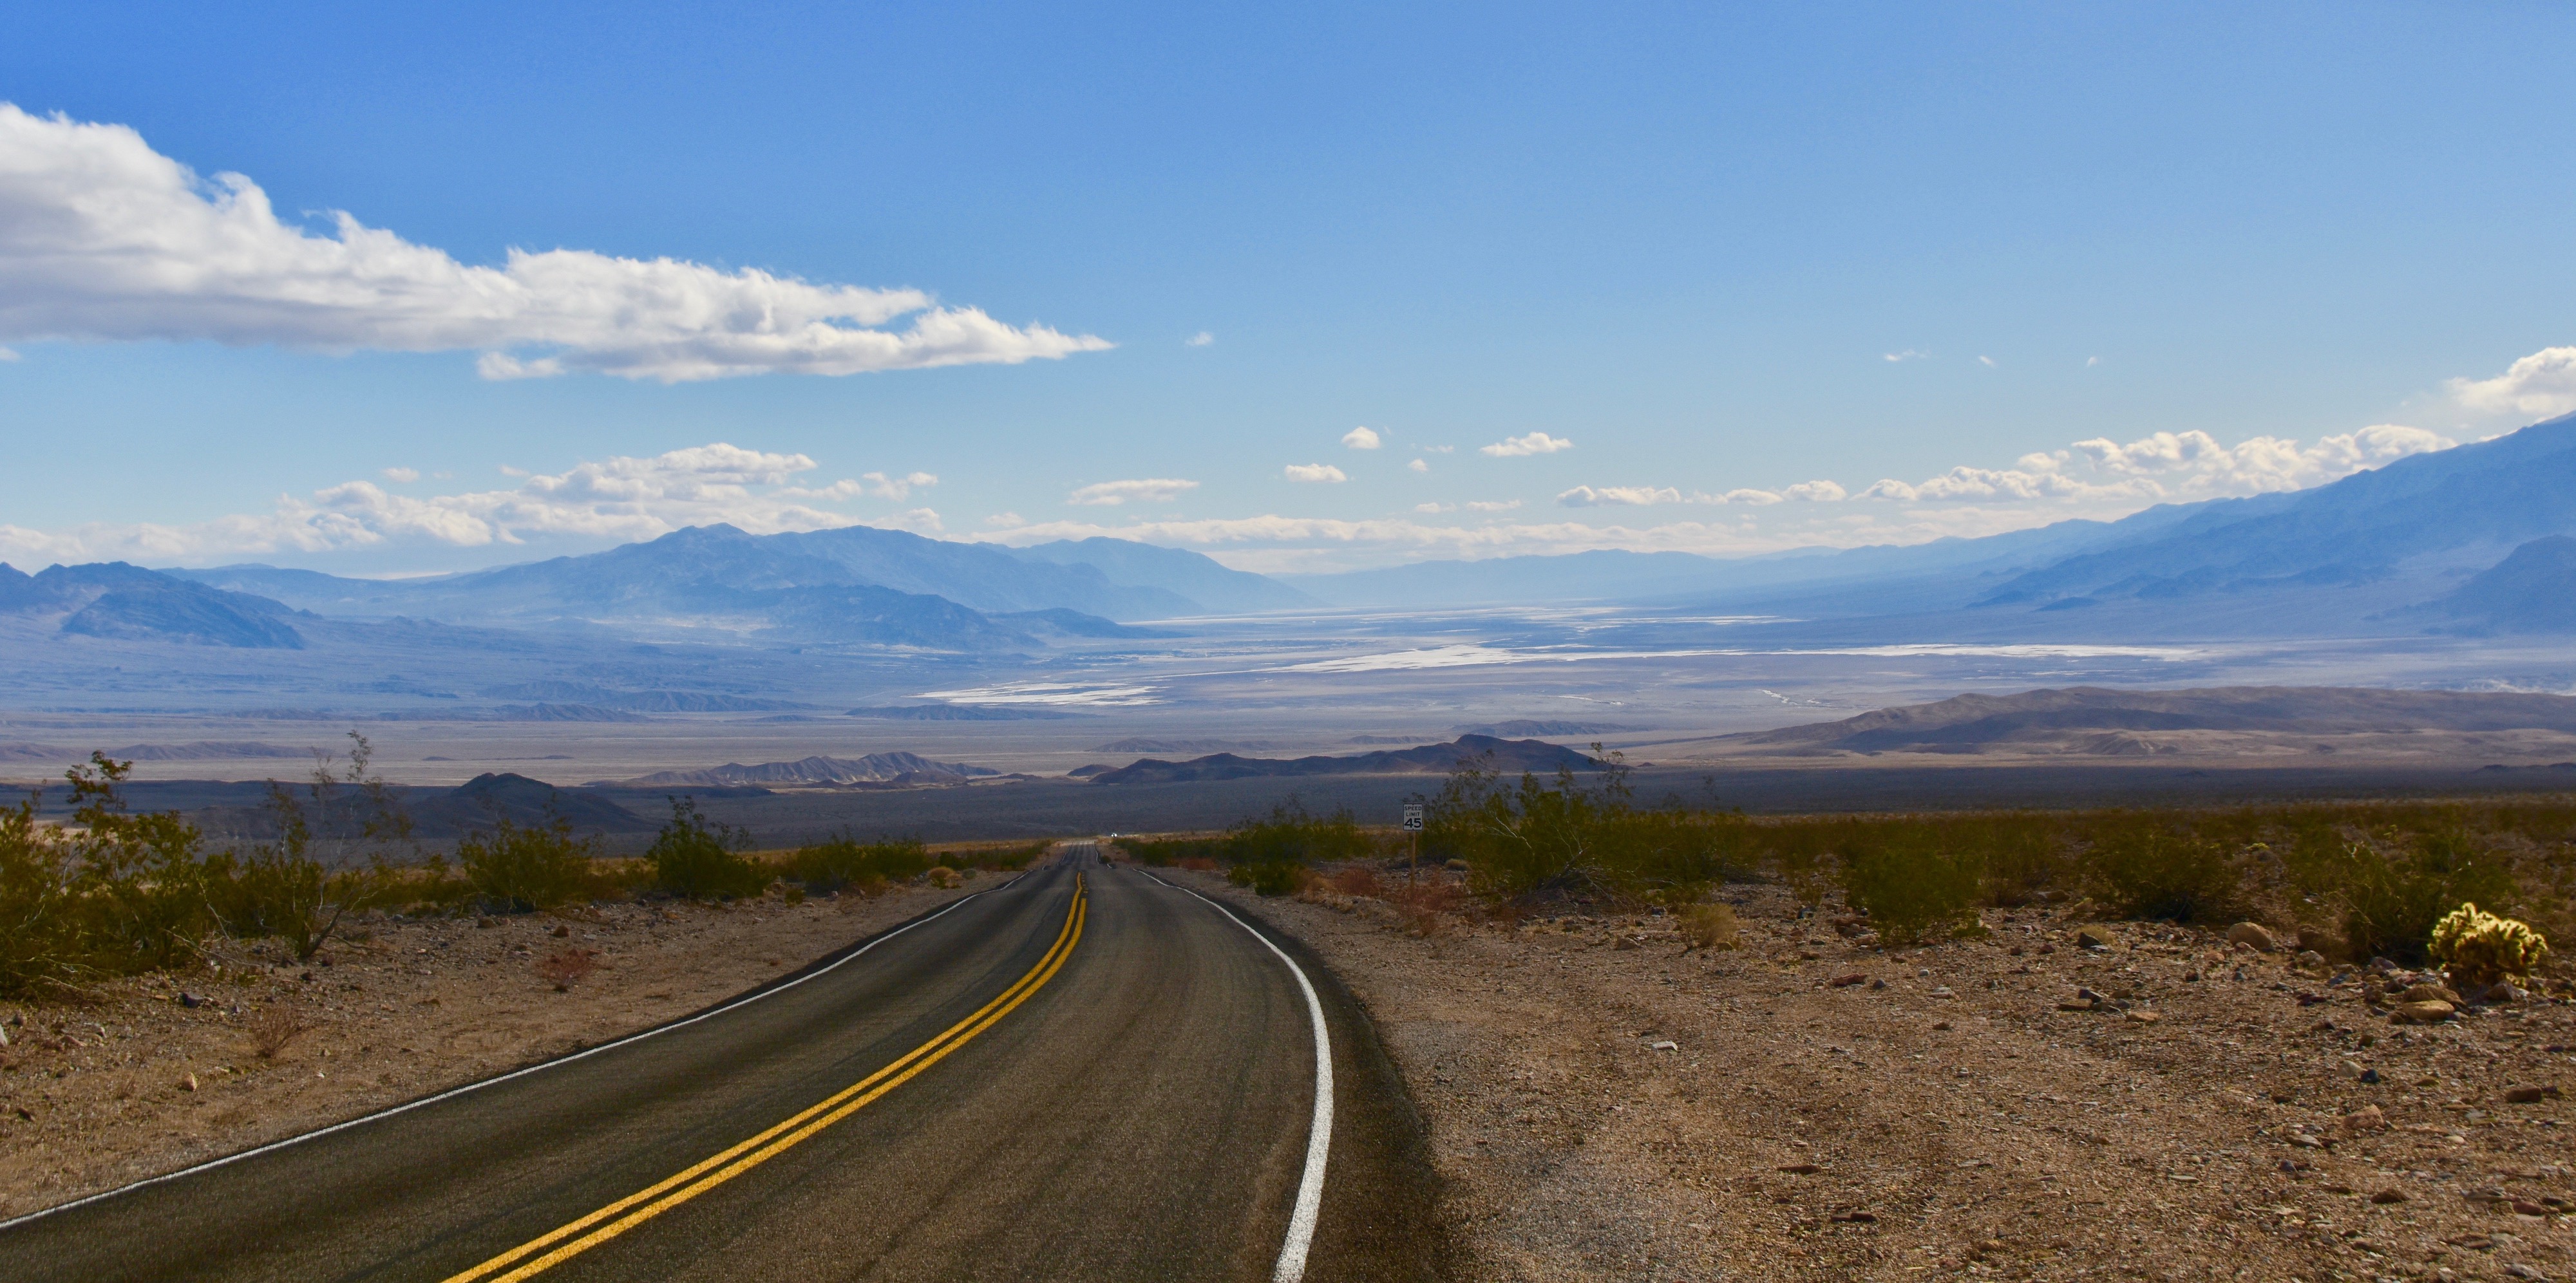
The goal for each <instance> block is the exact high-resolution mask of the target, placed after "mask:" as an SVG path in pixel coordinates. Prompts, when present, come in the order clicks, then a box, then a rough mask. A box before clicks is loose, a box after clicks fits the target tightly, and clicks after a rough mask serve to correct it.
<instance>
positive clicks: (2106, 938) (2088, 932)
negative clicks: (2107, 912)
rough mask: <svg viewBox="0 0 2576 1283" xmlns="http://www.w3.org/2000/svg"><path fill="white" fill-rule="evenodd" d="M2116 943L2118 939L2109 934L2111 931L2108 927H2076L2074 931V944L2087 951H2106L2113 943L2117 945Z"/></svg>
mask: <svg viewBox="0 0 2576 1283" xmlns="http://www.w3.org/2000/svg"><path fill="white" fill-rule="evenodd" d="M2117 941H2118V937H2116V936H2114V935H2112V934H2111V929H2110V928H2109V927H2077V928H2076V929H2075V943H2077V944H2079V945H2082V946H2084V947H2085V948H2087V949H2108V948H2110V947H2111V946H2112V945H2113V944H2114V943H2117Z"/></svg>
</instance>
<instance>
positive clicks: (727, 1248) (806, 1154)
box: [0, 845, 1441, 1283]
mask: <svg viewBox="0 0 2576 1283" xmlns="http://www.w3.org/2000/svg"><path fill="white" fill-rule="evenodd" d="M1273 939H1274V937H1271V936H1268V935H1267V934H1262V935H1256V934H1255V933H1254V931H1253V930H1251V929H1250V928H1249V927H1247V926H1246V925H1245V924H1244V922H1243V920H1241V919H1238V918H1235V917H1233V916H1231V915H1230V914H1228V913H1226V912H1224V911H1223V910H1221V909H1219V908H1218V907H1216V906H1215V905H1213V904H1211V903H1210V902H1208V901H1205V900H1202V899H1199V898H1198V897H1196V896H1193V895H1191V894H1189V893H1188V892H1186V891H1184V890H1181V889H1178V888H1175V887H1172V886H1169V885H1166V884H1164V883H1162V882H1160V881H1158V880H1156V879H1154V878H1153V877H1152V876H1151V875H1149V874H1147V873H1144V872H1142V871H1140V870H1136V869H1132V868H1108V867H1104V866H1103V865H1102V864H1101V862H1100V859H1099V856H1098V854H1097V852H1096V851H1095V849H1094V848H1092V847H1090V846H1088V845H1080V846H1075V847H1071V848H1068V849H1066V850H1064V851H1063V852H1062V853H1061V854H1059V855H1057V856H1055V857H1052V858H1051V859H1050V860H1048V861H1047V862H1046V863H1045V864H1043V865H1042V866H1040V867H1037V868H1034V869H1032V870H1031V871H1030V872H1029V873H1027V874H1026V875H1024V876H1022V877H1020V878H1018V879H1017V880H1015V881H1013V882H1011V883H1009V884H1008V885H1005V886H1001V887H997V888H996V889H994V890H991V891H986V892H983V893H981V894H978V895H975V896H972V897H970V898H968V899H966V900H963V901H960V902H958V903H956V904H954V905H952V906H950V907H947V908H945V909H942V910H940V911H937V912H934V913H931V914H926V915H924V916H923V917H921V918H918V919H915V920H914V921H913V922H911V923H909V924H906V925H904V926H901V927H897V928H895V929H894V930H892V931H889V932H886V933H884V934H882V935H880V936H877V937H875V938H874V939H872V940H870V941H866V942H863V943H862V944H860V945H858V946H854V947H853V949H851V950H845V951H843V952H842V953H840V954H836V955H834V956H832V957H830V958H826V959H823V960H821V961H818V962H817V963H816V964H815V965H814V966H812V967H809V968H807V969H806V970H805V971H803V972H800V973H799V974H798V975H796V976H791V977H788V978H786V979H785V980H782V981H780V982H778V983H777V984H774V985H771V986H769V987H767V988H765V989H764V990H761V991H758V995H757V996H756V997H753V998H751V999H749V1000H747V1001H746V1000H737V1001H736V1002H735V1003H734V1004H731V1005H724V1006H719V1007H718V1008H715V1009H713V1010H712V1012H711V1013H703V1014H701V1015H700V1016H697V1017H693V1018H691V1019H689V1020H684V1021H679V1022H675V1023H674V1024H672V1025H670V1026H666V1027H664V1028H663V1029H661V1030H660V1031H657V1032H654V1033H652V1034H649V1035H647V1036H643V1037H639V1038H635V1039H630V1040H625V1041H621V1042H617V1043H612V1044H609V1045H607V1046H606V1047H604V1048H602V1049H598V1050H595V1051H593V1052H590V1053H587V1054H584V1055H580V1056H576V1057H571V1058H567V1059H564V1060H559V1061H555V1062H552V1063H550V1064H548V1065H545V1066H543V1067H539V1068H536V1069H533V1070H529V1071H523V1072H521V1073H518V1074H516V1075H510V1076H505V1077H502V1078H499V1079H495V1080H492V1081H490V1082H487V1083H485V1084H482V1085H479V1086H477V1087H473V1088H470V1089H466V1090H463V1091H459V1092H453V1093H449V1094H446V1095H444V1096H440V1097H433V1098H430V1099H429V1100H428V1101H426V1102H422V1103H416V1104H415V1105H413V1106H410V1107H407V1108H405V1109H402V1110H399V1111H392V1112H389V1113H387V1114H380V1115H375V1116H372V1117H370V1118H368V1119H364V1120H360V1121H358V1122H356V1123H354V1124H350V1125H346V1126H344V1127H342V1128H339V1129H337V1130H332V1131H328V1132H325V1133H319V1134H316V1135H314V1136H312V1137H309V1138H306V1139H303V1140H301V1141H298V1142H293V1143H288V1144H284V1145H279V1146H271V1147H268V1148H266V1149H262V1150H256V1151H252V1152H251V1153H249V1154H248V1155H245V1156H240V1157H237V1158H235V1159H233V1160H229V1161H225V1162H221V1163H217V1164H209V1165H207V1166H203V1167H199V1168H194V1169H190V1170H189V1171H186V1172H183V1173H180V1174H178V1175H176V1176H174V1177H170V1178H165V1179H163V1180H160V1181H157V1182H152V1183H147V1184H143V1185H139V1186H135V1187H130V1188H128V1189H125V1190H122V1191H119V1192H116V1193H113V1194H109V1195H106V1196H103V1197H100V1198H96V1199H93V1200H89V1201H86V1202H82V1203H77V1204H72V1205H69V1206H67V1207H64V1208H61V1209H57V1210H55V1211H53V1212H51V1213H46V1214H39V1215H37V1216H35V1217H31V1218H26V1219H23V1220H20V1221H17V1222H14V1223H11V1224H9V1225H7V1226H5V1227H0V1278H6V1279H10V1280H22V1281H23V1280H40V1279H65V1280H71V1279H77V1280H83V1281H84V1283H97V1281H101V1280H112V1279H191V1280H197V1279H261V1280H272V1279H273V1280H300V1279H316V1280H319V1279H335V1280H336V1279H387V1280H392V1279H404V1280H411V1279H417V1280H429V1281H432V1283H440V1281H447V1283H515V1281H516V1280H520V1279H532V1278H542V1279H544V1280H547V1283H581V1281H587V1280H607V1279H617V1280H627V1279H724V1280H746V1279H795V1280H827V1279H1050V1280H1052V1279H1103V1280H1129V1279H1134V1280H1158V1279H1174V1280H1179V1279H1271V1278H1274V1277H1291V1276H1294V1275H1295V1274H1297V1273H1299V1268H1298V1267H1299V1265H1300V1261H1299V1259H1298V1258H1299V1257H1301V1256H1302V1258H1303V1259H1302V1275H1303V1277H1305V1278H1309V1279H1319V1280H1322V1279H1386V1280H1401V1279H1420V1278H1432V1277H1436V1276H1437V1274H1438V1273H1439V1269H1440V1261H1441V1251H1440V1246H1439V1243H1438V1241H1437V1238H1438V1236H1437V1233H1436V1229H1435V1226H1434V1225H1433V1222H1432V1219H1431V1214H1430V1193H1431V1177H1430V1174H1429V1168H1428V1164H1427V1162H1426V1158H1425V1154H1424V1152H1423V1148H1422V1139H1421V1124H1420V1120H1419V1118H1418V1117H1417V1116H1416V1115H1415V1114H1414V1112H1413V1110H1412V1108H1411V1106H1410V1104H1409V1103H1407V1101H1406V1099H1405V1096H1404V1093H1403V1090H1402V1087H1401V1084H1400V1083H1399V1082H1398V1081H1397V1079H1396V1077H1395V1075H1394V1072H1393V1070H1392V1068H1391V1067H1390V1066H1389V1065H1388V1064H1387V1061H1386V1058H1385V1056H1384V1054H1383V1052H1382V1051H1381V1050H1380V1049H1379V1047H1378V1044H1377V1042H1376V1040H1375V1038H1374V1035H1373V1034H1372V1033H1371V1031H1370V1030H1369V1028H1368V1025H1367V1022H1366V1020H1365V1018H1364V1017H1362V1016H1361V1014H1360V1013H1359V1011H1358V1009H1357V1008H1356V1006H1355V1005H1354V1004H1353V1002H1352V1001H1351V999H1350V997H1349V995H1348V994H1347V993H1345V992H1344V991H1342V990H1341V988H1340V987H1339V986H1338V985H1337V984H1335V983H1334V982H1333V980H1332V977H1331V976H1330V975H1329V974H1328V973H1327V972H1326V971H1325V970H1324V969H1323V967H1322V966H1321V965H1320V964H1319V963H1317V962H1316V961H1315V960H1314V959H1313V957H1312V956H1311V955H1310V954H1307V953H1305V952H1304V951H1303V950H1302V949H1300V948H1299V947H1298V946H1297V945H1296V944H1295V943H1294V942H1293V941H1289V940H1286V939H1277V940H1276V943H1275V945H1274V944H1272V943H1270V942H1269V941H1271V940H1273ZM1291 959H1294V963H1295V965H1294V966H1292V965H1291ZM1301 973H1302V977H1303V981H1304V982H1303V983H1301ZM1310 986H1311V990H1310ZM1310 991H1311V994H1312V997H1311V998H1310V996H1309V994H1310ZM1319 1015H1320V1017H1321V1019H1322V1021H1323V1024H1324V1027H1325V1030H1326V1032H1327V1034H1328V1038H1327V1040H1326V1045H1327V1046H1328V1048H1329V1062H1328V1065H1326V1066H1319V1064H1318V1060H1317V1054H1316V1048H1317V1040H1316V1038H1315V1028H1314V1020H1315V1019H1316V1017H1317V1016H1319ZM1326 1067H1328V1068H1329V1069H1330V1075H1329V1078H1326V1077H1324V1076H1323V1075H1319V1073H1318V1070H1319V1068H1326ZM1327 1084H1329V1087H1330V1094H1329V1101H1330V1105H1329V1108H1330V1123H1329V1127H1328V1128H1327V1129H1326V1131H1325V1132H1324V1133H1323V1135H1324V1136H1325V1137H1326V1138H1327V1141H1328V1143H1327V1144H1326V1145H1322V1146H1317V1145H1313V1144H1311V1143H1310V1142H1311V1140H1312V1139H1313V1135H1314V1129H1313V1127H1312V1124H1313V1122H1314V1121H1315V1120H1316V1118H1317V1117H1318V1116H1319V1113H1320V1112H1321V1111H1319V1109H1318V1101H1319V1096H1321V1095H1322V1093H1319V1091H1318V1088H1319V1087H1322V1086H1326V1085H1327ZM1310 1173H1311V1175H1310ZM1301 1193H1304V1194H1305V1195H1306V1197H1305V1199H1304V1205H1305V1215H1302V1216H1301V1215H1300V1214H1299V1213H1300V1203H1301V1200H1300V1195H1301Z"/></svg>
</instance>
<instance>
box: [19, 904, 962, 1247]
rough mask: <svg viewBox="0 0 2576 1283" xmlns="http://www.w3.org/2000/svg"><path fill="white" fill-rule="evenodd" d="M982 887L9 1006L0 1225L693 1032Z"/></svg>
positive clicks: (432, 924) (128, 987)
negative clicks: (459, 1091)
mask: <svg viewBox="0 0 2576 1283" xmlns="http://www.w3.org/2000/svg"><path fill="white" fill-rule="evenodd" d="M992 884H993V881H992V879H991V876H990V875H986V876H985V877H982V878H976V879H971V880H969V881H967V882H966V883H965V885H964V886H963V887H961V888H959V889H957V890H941V889H938V888H937V887H933V886H927V885H925V886H918V887H903V888H899V889H897V890H895V891H892V892H890V893H888V894H886V895H883V896H880V897H878V898H875V899H860V898H858V897H855V896H850V897H843V898H841V899H837V900H831V899H816V900H808V901H806V902H804V903H802V904H798V905H788V904H786V903H784V902H782V901H780V900H778V899H775V898H772V899H765V900H747V901H741V902H737V903H736V904H734V905H731V906H721V907H720V906H711V905H700V904H691V903H688V902H685V901H679V902H659V903H629V904H606V905H598V906H592V907H586V908H580V909H571V910H565V911H563V912H562V913H559V914H528V915H519V916H511V917H499V918H481V919H476V918H435V919H412V920H405V919H384V918H378V919H375V920H371V921H368V922H365V923H362V924H360V925H359V926H358V928H357V929H356V931H354V932H353V933H351V935H350V936H349V937H348V938H347V939H344V940H334V941H333V942H332V943H331V944H330V946H329V947H327V948H326V949H324V950H323V952H322V954H321V955H320V956H318V957H316V958H315V959H314V960H313V962H311V963H309V964H301V965H298V964H291V963H287V962H285V961H283V960H282V957H281V955H279V954H278V953H277V952H275V951H274V950H273V949H265V950H264V949H258V948H253V947H249V946H243V945H239V944H231V943H226V944H222V945H219V946H218V947H217V949H216V951H215V953H214V954H213V956H212V958H211V965H210V966H208V967H206V968H203V969H200V970H197V971H194V972H190V973H187V974H184V975H153V976H141V977H135V978H132V979H127V980H119V981H114V982H110V983H107V984H103V985H100V986H98V987H97V988H96V989H95V990H94V991H92V993H91V994H90V995H88V996H87V998H86V999H85V1000H83V1001H79V1002H54V1003H42V1004H15V1003H9V1004H0V1033H5V1034H6V1035H7V1038H8V1045H7V1046H6V1047H0V1217H6V1216H15V1215H19V1214H22V1213H25V1212H30V1211H34V1210H36V1209H38V1208H42V1207H49V1206H52V1205H54V1204H56V1203H61V1202H63V1201H65V1200H68V1199H72V1198H78V1197H80V1196H82V1195H84V1194H90V1193H95V1192H97V1191H99V1190H102V1189H111V1188H114V1187H116V1186H118V1185H122V1184H125V1183H127V1182H129V1181H134V1180H139V1179H141V1178H144V1177H147V1176H152V1175H156V1174H159V1173H162V1172H167V1171H173V1170H176V1169H178V1168H181V1167H185V1166H187V1165H189V1164H191V1163H195V1162H200V1161H203V1160H205V1159H208V1158H214V1157H218V1156H220V1155H223V1154H228V1153H235V1152H238V1151H240V1150H243V1149H247V1148H250V1147H252V1146H255V1145H259V1144H262V1143H265V1142H267V1141H271V1140H276V1139H278V1138H280V1137H285V1136H291V1135H294V1134H296V1133H299V1132H303V1131H308V1130H310V1129H312V1128H315V1127H319V1126H324V1125H327V1124H330V1123H334V1122H338V1121H341V1120H343V1119H348V1118H353V1117H356V1116H358V1115H361V1114H364V1113H367V1112H369V1111H371V1110H375V1109H380V1108H383V1107H385V1106H387V1105H392V1104H397V1103H399V1102H401V1101H405V1100H410V1099H414V1098H417V1097H420V1096H424V1095H428V1094H430V1093H433V1092H437V1091H441V1090H444V1089H446V1088H449V1087H453V1086H457V1085H460V1084H463V1083H467V1082H472V1081H474V1080H476V1079H479V1078H484V1077H488V1076H490V1075H492V1074H494V1073H498V1072H501V1071H504V1070H508V1069H513V1068H517V1067H519V1066H522V1065H526V1064H529V1063H532V1062H534V1061H539V1060H544V1059H547V1058H549V1057H552V1056H557V1055H561V1054H563V1053H565V1052H568V1051H574V1050H577V1049H579V1048H581V1047H584V1046H590V1045H595V1044H597V1043H599V1042H602V1041H605V1040H607V1039H609V1038H613V1037H616V1036H618V1035H620V1034H624V1033H629V1032H632V1031H634V1030H637V1029H641V1028H646V1027H648V1026H651V1025H655V1024H659V1023H661V1022H662V1021H665V1020H669V1019H672V1018H674V1017H677V1016H681V1015H686V1014H687V1013H689V1012H692V1011H696V1010H698V1009H700V1008H703V1007H706V1006H708V1005H710V1004H712V1003H715V1002H717V1001H719V1000H721V999H723V998H726V997H729V996H731V995H733V994H737V993H740V992H742V991H743V990H745V989H748V988H751V987H753V986H756V985H758V984H761V983H763V982H764V981H767V980H770V979H774V978H776V977H778V976H780V975H783V974H786V973H788V972H791V971H794V970H795V969H796V968H798V967H801V966H803V965H804V964H806V963H807V962H810V961H812V960H813V959H815V958H817V957H820V956H822V955H823V954H826V953H829V952H831V951H832V950H834V949H837V948H840V947H842V946H844V945H847V944H850V943H852V942H854V941H856V940H859V939H862V938H864V937H866V936H869V935H872V934H874V933H876V932H877V931H880V930H883V929H884V928H886V927H889V926H892V925H894V924H895V923H898V922H901V921H903V920H904V919H906V918H909V917H912V916H914V915H916V914H919V913H923V912H926V911H928V910H930V909H932V908H935V907H937V906H938V905H941V904H945V903H947V902H949V901H951V900H954V899H957V898H958V897H960V896H963V895H966V894H968V893H970V892H973V891H975V890H977V889H980V888H982V887H985V886H989V885H992ZM558 933H560V934H558ZM585 958H586V961H587V964H588V967H587V973H586V974H583V975H581V976H580V977H579V978H575V979H570V980H569V981H568V982H567V983H565V984H564V986H563V988H562V989H561V990H558V989H557V987H556V980H557V979H558V978H560V977H562V976H563V975H564V973H565V972H566V971H567V970H569V971H574V972H579V971H583V970H584V969H585V968H584V960H585ZM550 962H551V963H552V965H551V966H550V965H548V964H549V963H550ZM299 1029H300V1031H298V1032H291V1033H290V1032H288V1031H290V1030H299ZM281 1040H282V1045H281ZM263 1049H265V1050H267V1051H268V1052H269V1053H270V1054H266V1055H263V1054H262V1051H263Z"/></svg>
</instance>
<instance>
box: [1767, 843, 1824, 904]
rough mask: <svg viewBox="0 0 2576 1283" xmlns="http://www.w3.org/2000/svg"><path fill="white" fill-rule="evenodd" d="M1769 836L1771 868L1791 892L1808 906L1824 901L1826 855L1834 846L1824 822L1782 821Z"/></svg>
mask: <svg viewBox="0 0 2576 1283" xmlns="http://www.w3.org/2000/svg"><path fill="white" fill-rule="evenodd" d="M1768 837H1769V841H1768V842H1767V844H1766V845H1768V847H1769V848H1770V852H1771V863H1772V867H1773V868H1775V869H1777V870H1778V871H1779V875H1780V880H1781V881H1782V882H1784V883H1787V884H1788V887H1789V891H1790V894H1792V895H1795V896H1796V897H1797V898H1798V902H1799V903H1800V904H1803V905H1806V906H1807V907H1808V908H1810V909H1812V908H1814V907H1816V906H1817V905H1820V904H1823V903H1824V902H1825V889H1826V888H1827V887H1828V886H1829V885H1830V884H1831V879H1830V878H1828V877H1827V876H1826V867H1825V866H1826V859H1825V857H1826V854H1827V853H1828V852H1829V851H1831V850H1832V849H1833V835H1832V833H1831V832H1830V831H1829V830H1828V829H1827V827H1826V826H1825V825H1823V824H1817V823H1806V824H1785V825H1778V826H1775V827H1774V828H1773V829H1772V831H1771V832H1770V834H1769V835H1768Z"/></svg>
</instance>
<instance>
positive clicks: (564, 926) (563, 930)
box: [554, 922, 572, 940]
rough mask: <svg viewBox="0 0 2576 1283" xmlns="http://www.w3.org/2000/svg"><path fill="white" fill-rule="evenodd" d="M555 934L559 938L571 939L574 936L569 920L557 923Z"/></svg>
mask: <svg viewBox="0 0 2576 1283" xmlns="http://www.w3.org/2000/svg"><path fill="white" fill-rule="evenodd" d="M554 934H555V939H557V940H564V939H569V938H570V937H571V936H572V924H571V923H568V922H559V923H556V924H555V933H554Z"/></svg>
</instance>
